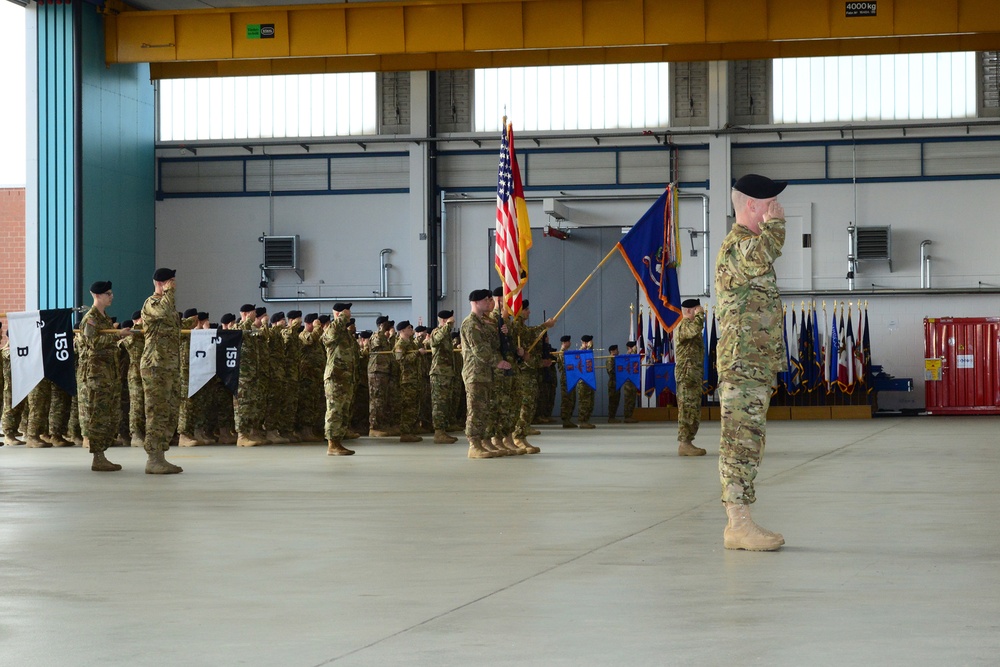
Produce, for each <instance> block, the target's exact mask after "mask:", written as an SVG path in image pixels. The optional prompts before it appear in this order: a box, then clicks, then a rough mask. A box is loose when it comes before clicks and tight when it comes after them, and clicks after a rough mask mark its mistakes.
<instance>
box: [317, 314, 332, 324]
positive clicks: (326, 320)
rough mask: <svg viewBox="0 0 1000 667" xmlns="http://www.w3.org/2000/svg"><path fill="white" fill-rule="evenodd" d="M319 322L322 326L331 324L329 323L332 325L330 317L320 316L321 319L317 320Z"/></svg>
mask: <svg viewBox="0 0 1000 667" xmlns="http://www.w3.org/2000/svg"><path fill="white" fill-rule="evenodd" d="M317 321H318V322H319V323H320V324H329V323H330V316H329V315H320V316H319V317H318V318H317Z"/></svg>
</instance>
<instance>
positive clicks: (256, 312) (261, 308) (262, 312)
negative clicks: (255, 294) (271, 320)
mask: <svg viewBox="0 0 1000 667" xmlns="http://www.w3.org/2000/svg"><path fill="white" fill-rule="evenodd" d="M253 314H254V315H256V316H257V317H260V316H261V315H266V314H267V306H258V307H256V308H254V309H253Z"/></svg>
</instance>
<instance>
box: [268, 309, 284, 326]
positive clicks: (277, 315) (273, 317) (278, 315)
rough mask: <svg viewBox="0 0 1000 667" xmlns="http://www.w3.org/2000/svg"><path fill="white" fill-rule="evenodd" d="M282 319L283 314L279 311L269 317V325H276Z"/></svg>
mask: <svg viewBox="0 0 1000 667" xmlns="http://www.w3.org/2000/svg"><path fill="white" fill-rule="evenodd" d="M283 319H285V313H284V312H283V311H281V310H279V311H278V312H276V313H275V314H274V315H271V324H277V323H278V322H280V321H281V320H283Z"/></svg>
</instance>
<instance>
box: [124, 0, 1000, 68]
mask: <svg viewBox="0 0 1000 667" xmlns="http://www.w3.org/2000/svg"><path fill="white" fill-rule="evenodd" d="M127 9H128V8H127V7H125V6H124V5H122V4H121V3H120V2H119V3H114V4H113V3H111V2H109V3H106V5H105V53H106V60H107V62H108V64H111V63H135V62H148V63H151V67H150V71H151V75H152V77H153V78H154V79H166V78H186V77H208V76H248V75H259V74H305V73H320V72H352V71H406V70H440V69H471V68H479V67H518V66H529V65H575V64H585V63H624V62H654V61H700V60H747V59H759V58H778V57H802V56H825V55H858V54H880V53H915V52H930V51H987V50H995V49H1000V2H998V0H863V1H858V2H853V1H845V0H407V1H403V2H365V3H351V4H346V3H341V4H328V5H299V6H292V7H260V8H235V9H212V10H190V11H127Z"/></svg>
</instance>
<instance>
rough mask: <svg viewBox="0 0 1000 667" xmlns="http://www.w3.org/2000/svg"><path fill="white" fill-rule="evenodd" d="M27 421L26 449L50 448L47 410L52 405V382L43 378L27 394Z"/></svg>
mask: <svg viewBox="0 0 1000 667" xmlns="http://www.w3.org/2000/svg"><path fill="white" fill-rule="evenodd" d="M26 400H27V402H28V419H27V422H28V423H27V430H26V431H25V433H24V435H25V444H27V445H28V447H51V446H52V443H51V442H49V434H48V429H49V408H50V407H51V404H52V382H51V380H48V379H46V378H43V379H42V381H41V382H39V383H38V384H37V385H35V387H34V388H33V389H32V390H31V391H30V392H28V398H27V399H26Z"/></svg>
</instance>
